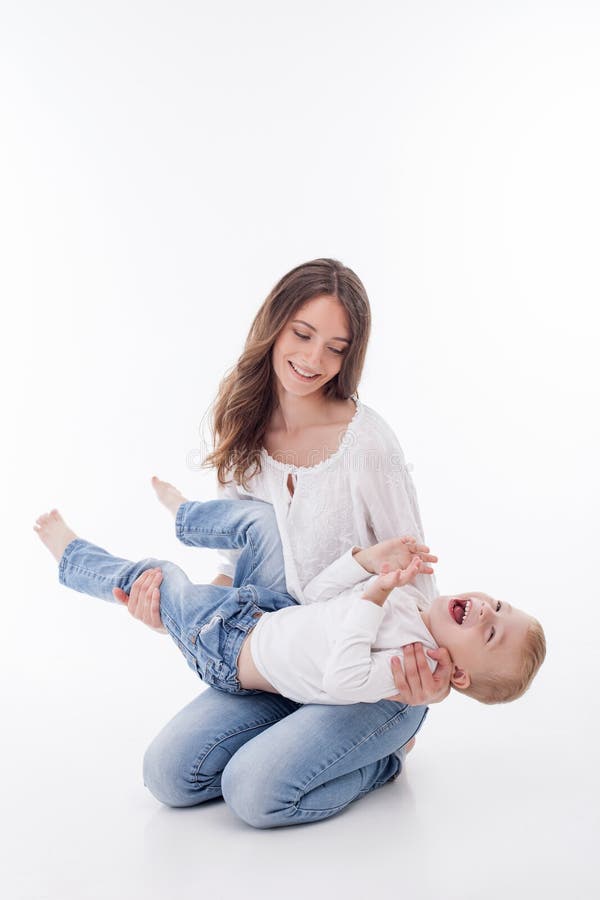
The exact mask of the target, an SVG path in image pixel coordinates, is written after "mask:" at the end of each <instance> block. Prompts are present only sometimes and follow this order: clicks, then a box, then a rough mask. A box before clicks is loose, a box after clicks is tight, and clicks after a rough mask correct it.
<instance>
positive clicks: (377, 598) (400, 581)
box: [362, 556, 423, 606]
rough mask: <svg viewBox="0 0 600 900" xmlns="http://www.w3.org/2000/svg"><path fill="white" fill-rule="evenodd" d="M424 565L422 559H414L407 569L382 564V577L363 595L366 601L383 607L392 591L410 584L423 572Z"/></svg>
mask: <svg viewBox="0 0 600 900" xmlns="http://www.w3.org/2000/svg"><path fill="white" fill-rule="evenodd" d="M422 565H423V563H422V561H421V559H420V557H418V556H415V557H413V559H412V561H411V563H410V565H409V566H408V567H407V568H406V569H392V566H391V564H390V563H389V562H384V563H382V564H381V575H380V576H379V578H376V579H375V580H374V581H373V582H372V583H371V584H369V586H368V588H367V589H366V591H365V592H364V594H363V595H362V596H363V597H364V598H365V600H370V601H371V602H372V603H376V604H377V605H378V606H383V604H384V603H385V601H386V599H387V597H388V595H389V593H390V591H392V590H393V589H394V588H395V587H402V585H404V584H409V583H410V582H411V581H413V579H414V578H415V576H416V575H418V574H419V572H420V571H421V566H422Z"/></svg>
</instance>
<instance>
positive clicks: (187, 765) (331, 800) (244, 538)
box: [61, 500, 427, 828]
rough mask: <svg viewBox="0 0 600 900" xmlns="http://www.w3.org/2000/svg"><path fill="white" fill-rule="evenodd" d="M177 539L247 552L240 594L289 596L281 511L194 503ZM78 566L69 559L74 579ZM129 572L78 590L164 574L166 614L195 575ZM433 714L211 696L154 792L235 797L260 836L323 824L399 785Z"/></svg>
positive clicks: (169, 570)
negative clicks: (413, 742)
mask: <svg viewBox="0 0 600 900" xmlns="http://www.w3.org/2000/svg"><path fill="white" fill-rule="evenodd" d="M176 531H177V536H178V537H179V539H180V540H181V541H183V543H185V544H188V545H190V546H201V547H215V548H225V549H238V550H240V551H241V552H240V555H239V558H238V562H237V565H236V571H235V577H234V584H233V587H234V588H240V587H241V588H243V587H244V585H249V584H253V585H258V586H260V587H264V588H267V589H268V591H273V592H276V593H278V594H283V593H284V592H285V581H284V567H283V558H282V551H281V542H280V539H279V533H278V530H277V526H276V523H275V517H274V514H273V510H272V507H271V506H270V505H269V504H266V503H261V502H260V501H230V500H215V501H210V502H208V503H185V504H182V506H180V507H179V510H178V512H177V518H176ZM68 556H69V552H68V548H67V551H66V552H65V557H64V558H63V561H62V562H61V579H62V580H65V579H64V578H63V575H64V573H65V572H66V569H67V566H68ZM74 558H75V557H74ZM121 562H122V563H123V569H122V572H121V573H120V577H119V578H118V579H117V580H115V579H114V578H113V571H114V570H111V573H110V576H109V578H107V579H105V580H104V581H103V576H102V574H101V573H99V574H100V578H99V582H98V583H97V584H90V580H89V577H88V575H89V573H87V572H85V573H84V571H83V570H82V573H81V578H82V579H83V580H82V582H81V584H80V585H79V586H78V585H77V584H76V583H73V580H74V579H75V580H76V579H77V577H78V575H77V572H74V571H73V569H71V571H70V573H69V580H68V581H67V583H69V585H70V586H72V587H75V588H78V589H80V590H84V591H86V592H88V593H94V594H96V595H97V596H102V597H103V598H104V599H111V596H112V595H111V589H112V586H120V587H122V588H123V590H126V591H127V590H128V589H129V588H130V586H131V584H132V583H133V580H134V579H135V577H137V575H139V574H140V573H141V572H142V571H144V570H145V569H147V568H150V567H156V566H161V568H162V569H163V583H162V586H161V609H162V602H163V596H164V597H165V600H166V595H167V594H168V593H169V585H170V581H171V580H173V582H174V583H175V580H176V579H180V578H181V577H182V576H183V573H181V570H178V569H177V567H175V566H173V565H172V564H171V563H166V562H164V563H163V562H160V561H157V560H150V559H149V560H144V561H143V562H141V563H136V564H129V563H127V561H126V560H123V561H121ZM107 575H108V572H107ZM108 580H110V584H108V583H107V582H108ZM174 586H175V585H173V587H174ZM94 588H96V589H94ZM204 589H205V588H203V590H204ZM213 590H214V591H226V592H227V590H229V591H230V590H231V589H225V588H219V587H217V586H215V587H214V588H213ZM290 602H293V601H292V600H291V598H290ZM181 649H182V650H183V651H184V653H185V648H184V647H182V648H181ZM426 714H427V709H426V707H409V706H406V705H404V704H400V703H394V702H392V701H390V700H381V701H380V702H379V703H358V704H354V705H351V706H325V705H323V706H321V705H316V704H315V705H305V706H301V705H299V704H297V703H295V702H294V701H292V700H288V699H286V698H284V697H281V696H279V695H278V694H269V693H261V692H256V693H248V694H228V693H223V692H222V691H218V690H214V689H212V688H208V689H207V690H205V691H204V692H203V693H201V694H200V696H199V697H197V698H196V699H195V700H193V701H192V702H191V703H190V704H188V705H187V706H186V707H185V708H184V709H183V710H181V712H179V713H178V714H177V715H176V716H175V718H174V719H172V720H171V722H169V723H168V724H167V725H166V726H165V727H164V728H163V730H162V731H161V732H160V733H159V735H158V736H157V737H156V738H155V740H154V741H153V743H152V744H151V745H150V747H149V748H148V750H147V752H146V755H145V758H144V782H145V784H146V785H147V787H148V788H149V789H150V791H151V792H152V793H153V794H154V796H155V797H156V798H157V799H158V800H160V801H161V802H163V803H165V804H167V805H169V806H175V807H184V806H194V805H197V804H200V803H203V802H204V801H205V800H211V799H213V798H215V797H220V796H223V797H224V799H225V801H226V803H227V804H228V806H229V807H230V808H231V809H232V810H233V811H234V812H235V813H236V814H237V815H238V816H240V818H242V819H243V820H244V821H245V822H247V823H248V824H250V825H253V826H255V827H257V828H270V827H275V826H281V825H294V824H299V823H301V822H313V821H318V820H319V819H324V818H327V817H328V816H331V815H334V814H335V813H337V812H340V811H341V810H343V809H344V808H345V807H346V806H347V805H348V804H349V803H351V802H352V801H353V800H356V799H358V798H359V797H362V796H364V795H365V794H367V793H368V792H369V791H372V790H375V788H378V787H381V785H383V784H385V783H386V782H387V781H389V780H390V779H392V778H394V777H395V776H396V775H397V774H398V773H399V771H400V768H401V760H402V758H403V754H402V753H398V752H397V751H398V750H399V749H400V748H402V747H403V746H404V745H405V744H406V743H407V742H408V741H409V740H410V739H411V737H412V736H413V735H414V734H416V732H417V731H418V729H419V728H420V726H421V724H422V722H423V720H424V718H425V716H426Z"/></svg>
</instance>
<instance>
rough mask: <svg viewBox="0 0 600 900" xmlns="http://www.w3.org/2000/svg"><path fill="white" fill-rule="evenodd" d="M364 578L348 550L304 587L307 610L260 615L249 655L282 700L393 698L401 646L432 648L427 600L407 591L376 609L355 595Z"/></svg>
mask: <svg viewBox="0 0 600 900" xmlns="http://www.w3.org/2000/svg"><path fill="white" fill-rule="evenodd" d="M425 577H427V576H425ZM370 580H371V577H370V576H369V575H368V574H367V573H366V572H365V570H364V569H363V568H362V567H361V566H360V565H359V564H358V563H357V562H356V560H355V559H354V557H353V556H352V551H348V552H347V553H345V554H344V555H343V556H342V557H340V559H338V560H337V561H336V562H334V563H332V565H331V566H329V567H328V568H327V569H326V570H325V571H324V572H322V573H321V574H320V575H318V576H317V577H316V578H314V579H313V580H312V581H311V582H310V583H309V584H308V585H306V587H305V589H304V594H305V605H302V606H290V607H287V608H285V609H280V610H277V612H270V613H263V615H262V616H261V618H260V619H259V620H258V622H257V625H256V627H255V628H254V630H253V631H252V634H251V644H250V647H251V652H252V657H253V659H254V663H255V665H256V667H257V669H258V670H259V672H260V673H261V675H262V676H263V677H264V678H266V679H267V681H269V682H270V683H271V684H272V685H273V687H274V688H276V690H277V691H278V692H279V693H280V694H283V696H285V697H289V698H290V699H291V700H295V701H296V702H298V703H331V704H347V703H374V702H376V701H378V700H382V699H383V698H385V697H391V696H393V695H394V694H395V693H397V691H396V687H395V684H394V679H393V676H392V669H391V659H392V657H393V656H398V657H399V658H400V659H401V660H402V659H403V651H402V648H403V646H406V645H407V644H411V643H414V642H416V641H420V642H421V643H422V644H423V646H424V647H425V648H430V649H433V648H435V647H437V644H436V642H435V640H434V639H433V636H432V635H431V634H430V632H429V631H428V629H427V628H426V627H425V623H424V622H423V619H422V618H421V616H420V614H419V607H421V608H422V609H425V608H426V607H427V606H428V605H429V600H428V599H427V597H425V596H424V595H423V594H422V593H421V592H420V591H419V590H417V589H416V588H415V587H414V586H412V585H408V586H407V587H404V588H394V590H393V591H392V592H391V593H390V595H389V597H388V598H387V600H386V602H385V604H384V606H383V607H380V606H377V605H376V604H375V603H372V602H371V601H369V600H365V599H363V598H362V596H361V595H362V594H363V593H364V591H365V588H366V587H367V585H368V583H369V581H370ZM320 600H327V602H326V603H321V602H316V601H320ZM426 658H427V661H428V663H429V665H430V667H431V669H432V670H434V669H435V667H436V662H435V661H434V660H432V659H430V658H429V657H426Z"/></svg>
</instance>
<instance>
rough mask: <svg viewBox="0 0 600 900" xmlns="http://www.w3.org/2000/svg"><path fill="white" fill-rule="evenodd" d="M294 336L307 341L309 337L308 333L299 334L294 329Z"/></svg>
mask: <svg viewBox="0 0 600 900" xmlns="http://www.w3.org/2000/svg"><path fill="white" fill-rule="evenodd" d="M294 334H295V335H296V337H299V338H302V340H303V341H308V340H309V339H310V334H301V333H300V332H299V331H294Z"/></svg>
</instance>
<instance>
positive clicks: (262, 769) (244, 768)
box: [221, 744, 292, 828]
mask: <svg viewBox="0 0 600 900" xmlns="http://www.w3.org/2000/svg"><path fill="white" fill-rule="evenodd" d="M245 751H248V752H245ZM221 791H222V793H223V799H224V800H225V802H226V803H227V805H228V807H229V808H230V809H231V810H232V812H234V813H235V814H236V816H238V817H239V818H240V819H242V820H243V821H244V822H246V824H247V825H251V826H252V827H253V828H275V827H276V826H278V825H282V824H284V822H283V821H282V819H285V818H286V809H289V808H290V807H291V805H292V804H291V803H290V802H289V798H287V797H286V791H285V785H284V784H282V782H281V779H280V778H279V777H278V774H277V771H276V767H273V766H271V765H269V764H268V761H267V762H265V761H264V760H262V759H260V758H258V759H255V758H253V754H252V748H251V747H250V745H248V744H247V745H246V746H245V747H242V748H241V750H239V751H238V752H237V753H236V754H235V756H234V757H232V759H231V760H230V761H229V763H228V764H227V765H226V767H225V769H224V771H223V775H222V777H221Z"/></svg>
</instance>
